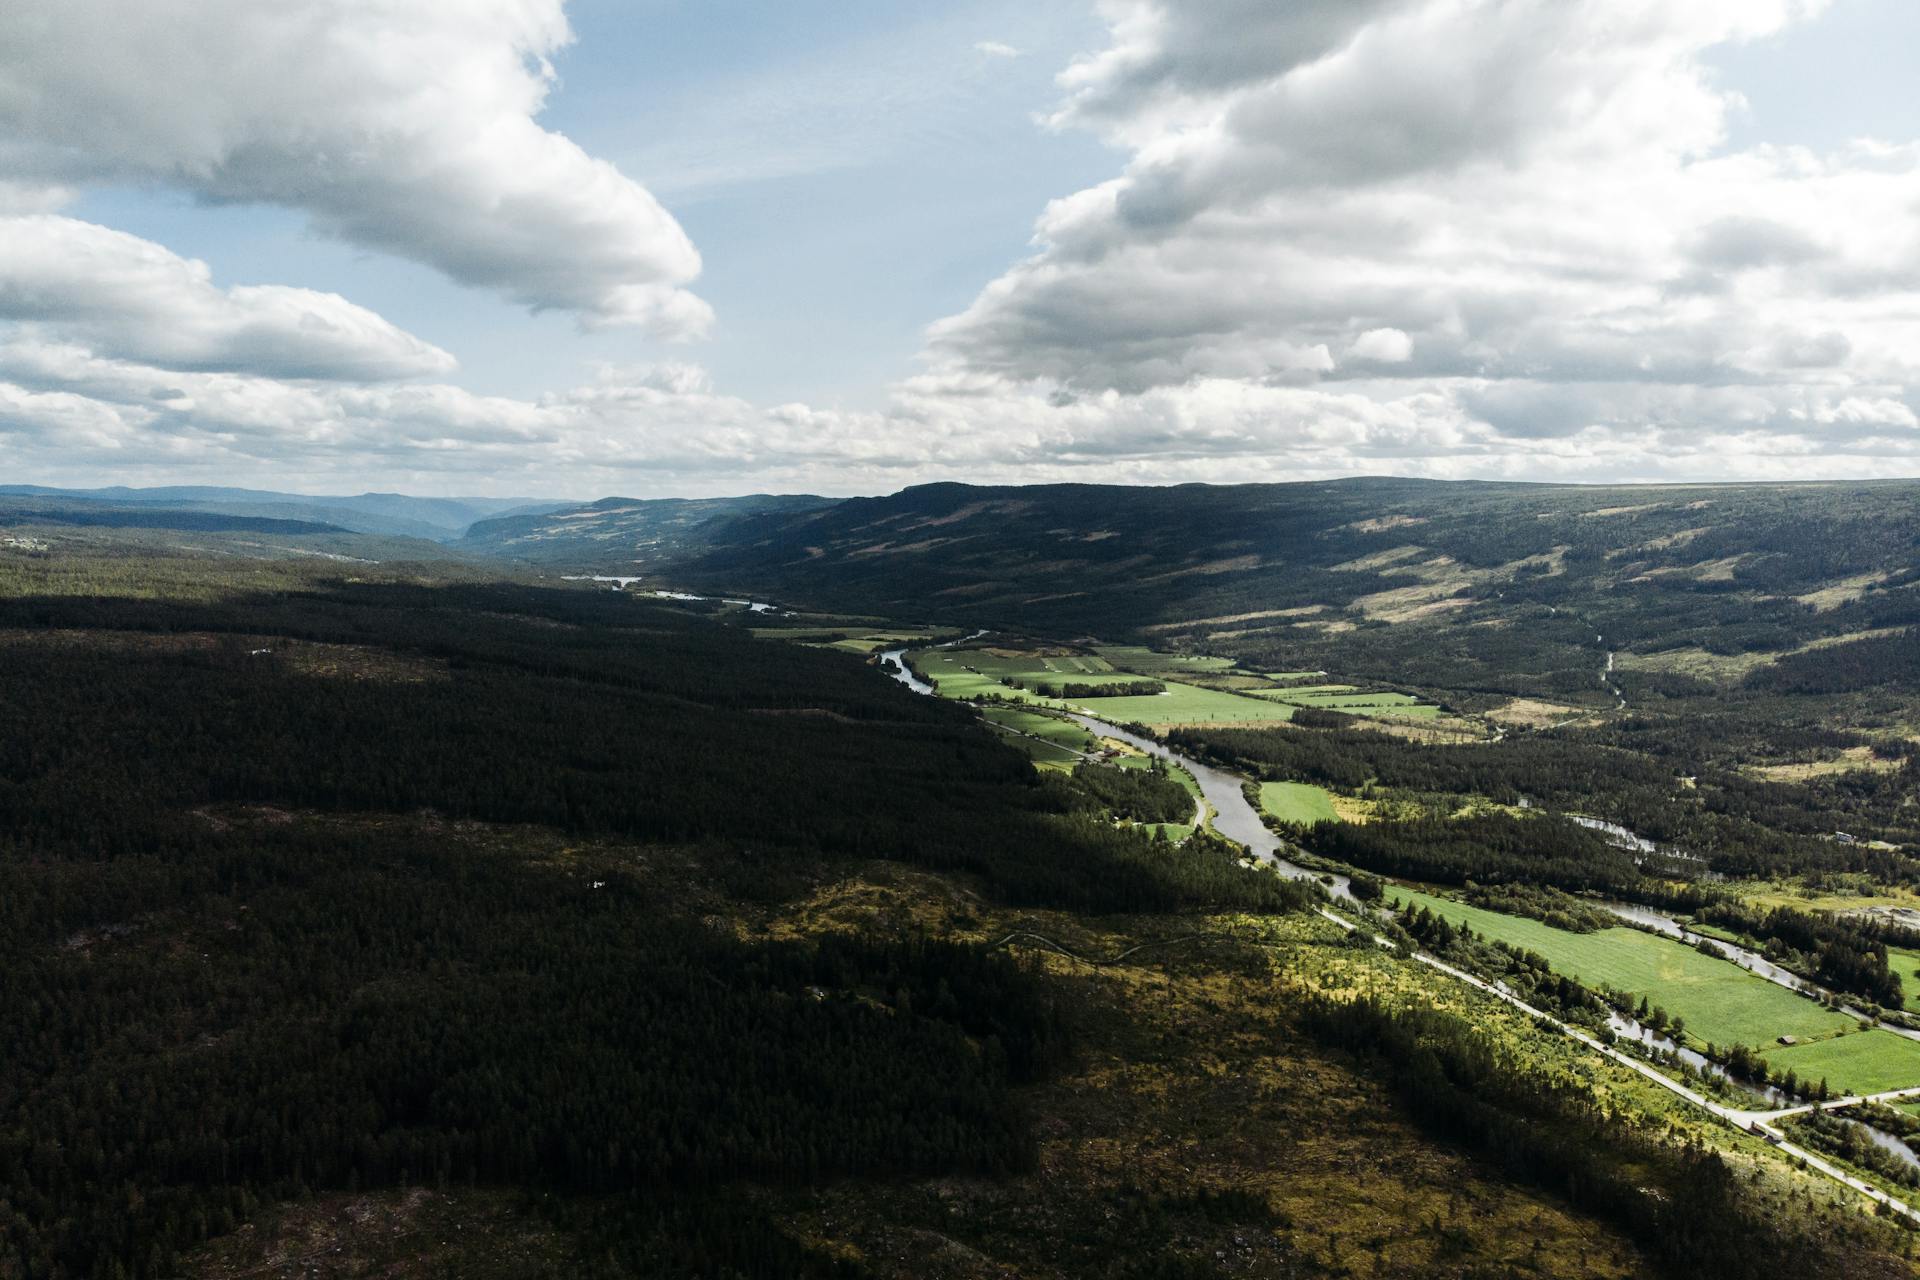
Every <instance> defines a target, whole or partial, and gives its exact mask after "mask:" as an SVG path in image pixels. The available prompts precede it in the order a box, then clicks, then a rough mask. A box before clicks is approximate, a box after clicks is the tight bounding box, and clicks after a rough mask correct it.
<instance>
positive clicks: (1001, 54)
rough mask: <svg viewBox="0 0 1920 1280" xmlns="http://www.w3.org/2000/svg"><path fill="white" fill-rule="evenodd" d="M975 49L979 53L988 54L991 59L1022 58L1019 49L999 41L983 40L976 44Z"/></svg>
mask: <svg viewBox="0 0 1920 1280" xmlns="http://www.w3.org/2000/svg"><path fill="white" fill-rule="evenodd" d="M973 47H974V49H975V50H977V51H978V52H980V53H984V54H986V55H987V56H988V57H989V58H1017V57H1019V56H1020V51H1019V50H1018V49H1016V48H1014V47H1013V46H1012V45H1010V44H1005V43H1003V42H1001V41H999V40H981V41H978V42H976V43H975V44H974V46H973Z"/></svg>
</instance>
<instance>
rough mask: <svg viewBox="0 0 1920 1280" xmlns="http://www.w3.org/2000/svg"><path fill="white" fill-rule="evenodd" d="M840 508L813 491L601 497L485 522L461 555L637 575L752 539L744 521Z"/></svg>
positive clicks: (473, 530) (465, 542) (468, 538)
mask: <svg viewBox="0 0 1920 1280" xmlns="http://www.w3.org/2000/svg"><path fill="white" fill-rule="evenodd" d="M835 505H837V500H836V499H833V498H817V497H813V496H811V495H808V494H798V495H787V496H774V495H770V494H764V493H758V494H749V495H747V496H746V497H741V498H602V499H601V500H600V501H598V502H594V503H589V504H587V505H585V506H572V507H563V508H559V509H554V508H547V509H545V510H539V511H521V512H511V513H507V514H504V515H500V516H496V517H494V518H493V519H489V520H482V521H479V522H478V523H476V524H475V525H474V526H473V527H472V528H470V529H468V530H467V532H466V536H465V537H463V538H461V539H460V541H459V543H458V546H459V549H460V550H463V551H466V552H469V553H472V554H476V555H486V556H507V557H511V558H513V559H517V560H527V561H532V562H534V563H539V564H552V565H570V566H574V567H577V568H595V569H605V570H608V571H609V572H619V573H634V572H641V571H646V570H651V569H657V568H660V567H662V566H664V565H668V564H677V563H679V562H680V561H682V560H685V559H686V558H688V557H689V556H692V555H695V554H698V553H701V552H704V551H706V550H708V549H709V548H713V547H719V546H726V545H732V544H733V543H735V542H736V541H737V540H739V539H741V538H743V537H751V536H752V532H751V530H752V529H754V528H758V527H759V526H757V525H750V526H748V527H747V528H746V529H745V530H743V529H742V527H741V524H742V522H743V521H750V520H753V519H755V518H765V519H768V520H772V521H775V522H781V521H786V520H795V519H799V520H804V519H805V518H806V517H808V516H810V515H812V514H814V513H816V512H820V511H825V510H827V509H829V508H831V507H833V506H835Z"/></svg>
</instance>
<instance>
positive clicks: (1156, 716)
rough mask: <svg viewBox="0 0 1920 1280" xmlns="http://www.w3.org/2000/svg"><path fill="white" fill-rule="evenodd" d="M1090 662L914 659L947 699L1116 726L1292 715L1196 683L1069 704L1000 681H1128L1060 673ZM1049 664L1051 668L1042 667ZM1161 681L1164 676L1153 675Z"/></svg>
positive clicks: (981, 655) (967, 656)
mask: <svg viewBox="0 0 1920 1280" xmlns="http://www.w3.org/2000/svg"><path fill="white" fill-rule="evenodd" d="M1103 661H1104V660H1102V659H1095V658H1077V659H1076V658H1042V657H1039V656H1038V655H1016V656H1013V657H1007V656H1004V655H1000V654H992V653H985V652H982V651H980V650H975V649H946V650H940V651H937V652H935V651H929V652H925V653H921V654H918V655H916V662H917V663H918V665H919V667H920V670H921V672H922V674H924V675H925V676H926V678H927V679H928V680H930V681H932V682H933V684H934V686H935V687H936V688H937V689H939V690H940V693H941V694H942V695H943V696H945V697H949V698H974V697H983V696H989V695H994V694H997V695H999V696H1000V697H1001V698H1004V699H1006V700H1007V701H1009V702H1025V703H1031V704H1033V705H1036V706H1046V707H1072V708H1074V709H1076V710H1081V711H1085V712H1087V713H1089V714H1091V715H1097V716H1099V717H1101V718H1102V719H1105V720H1111V721H1113V722H1115V723H1118V724H1127V723H1131V722H1134V721H1138V722H1140V723H1142V724H1244V723H1247V722H1249V721H1265V722H1268V723H1271V722H1273V721H1276V720H1286V719H1288V718H1290V717H1291V716H1292V714H1293V712H1292V709H1291V708H1289V707H1287V706H1284V705H1275V704H1274V703H1271V702H1266V701H1263V700H1261V699H1259V698H1250V697H1247V696H1246V695H1244V694H1238V693H1225V692H1222V691H1221V690H1218V689H1202V688H1201V687H1199V686H1198V685H1190V684H1180V683H1177V682H1174V681H1170V680H1169V681H1166V685H1167V689H1166V692H1165V693H1157V694H1144V695H1140V696H1135V697H1124V698H1083V699H1075V700H1073V701H1071V702H1068V701H1063V700H1061V699H1058V698H1042V697H1039V696H1038V695H1036V694H1034V693H1031V692H1029V691H1028V690H1025V689H1016V688H1014V687H1013V686H1012V685H1010V684H1007V683H1005V681H1007V680H1009V679H1024V680H1028V681H1032V682H1035V683H1038V682H1040V681H1046V680H1061V679H1063V678H1070V679H1072V680H1075V681H1077V682H1080V683H1088V684H1110V683H1121V682H1125V681H1127V680H1130V679H1133V678H1134V677H1133V676H1132V675H1123V674H1117V673H1114V672H1112V671H1111V669H1109V670H1108V671H1104V672H1103V671H1096V670H1092V669H1090V668H1089V669H1085V670H1078V669H1076V670H1065V669H1063V668H1065V667H1067V666H1068V664H1071V663H1074V662H1080V663H1086V664H1091V663H1094V662H1103ZM1048 662H1051V663H1054V664H1055V665H1054V666H1052V667H1049V666H1046V665H1045V664H1046V663H1048ZM1157 678H1161V679H1164V677H1157Z"/></svg>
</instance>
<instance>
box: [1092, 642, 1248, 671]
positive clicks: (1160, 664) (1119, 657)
mask: <svg viewBox="0 0 1920 1280" xmlns="http://www.w3.org/2000/svg"><path fill="white" fill-rule="evenodd" d="M1095 652H1096V653H1098V654H1099V655H1100V656H1101V657H1102V658H1105V659H1106V660H1107V661H1108V662H1110V663H1111V664H1113V667H1118V668H1119V669H1121V670H1122V671H1133V672H1137V673H1138V674H1140V675H1143V676H1178V675H1200V674H1203V673H1212V672H1219V671H1231V670H1233V665H1234V664H1233V659H1232V658H1206V657H1200V656H1198V655H1196V654H1190V653H1156V652H1154V651H1153V650H1152V649H1149V648H1147V647H1146V646H1145V645H1133V644H1129V645H1106V646H1103V647H1101V648H1099V649H1097V650H1095ZM1111 669H1112V668H1111V667H1110V668H1109V670H1111Z"/></svg>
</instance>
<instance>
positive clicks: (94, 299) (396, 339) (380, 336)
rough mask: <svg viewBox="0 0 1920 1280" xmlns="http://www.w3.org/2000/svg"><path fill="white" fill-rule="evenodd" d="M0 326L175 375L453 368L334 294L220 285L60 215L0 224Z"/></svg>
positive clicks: (133, 241) (361, 374)
mask: <svg viewBox="0 0 1920 1280" xmlns="http://www.w3.org/2000/svg"><path fill="white" fill-rule="evenodd" d="M0 320H6V321H15V322H25V323H31V324H34V325H36V326H38V327H40V328H42V329H45V330H47V331H49V332H50V333H53V334H57V335H60V336H63V337H66V338H70V339H73V340H76V341H79V342H82V343H84V344H85V345H86V346H87V347H88V348H90V349H91V350H93V351H94V352H96V353H98V354H101V355H105V356H109V357H117V358H124V359H129V360H138V361H144V362H148V363H152V364H156V365H162V366H165V367H167V368H171V369H225V370H244V371H247V372H252V373H258V374H266V375H273V376H279V377H287V378H337V379H350V380H373V381H378V380H383V379H388V378H408V377H416V376H422V375H433V374H440V375H444V374H446V373H449V372H451V371H452V369H453V366H454V361H453V357H452V356H450V355H448V354H447V353H446V352H444V351H442V350H440V349H439V348H438V347H434V346H431V345H429V344H428V343H425V342H422V341H421V340H420V339H418V338H416V337H413V336H412V335H411V334H408V333H405V332H402V331H401V330H400V329H398V328H396V327H395V326H394V325H392V324H390V323H388V322H387V321H386V320H384V319H382V318H381V317H379V316H377V315H375V314H374V313H373V312H371V311H368V310H366V309H365V308H364V307H358V306H355V305H354V304H353V303H351V302H348V301H347V300H346V299H345V298H342V297H340V296H339V295H338V294H332V293H319V292H316V291H314V290H311V289H293V288H287V287H284V286H279V285H240V286H235V287H233V288H228V289H222V288H218V287H216V286H215V285H214V284H213V282H212V279H211V272H210V270H209V269H208V267H207V264H206V263H204V262H195V261H189V260H187V259H184V258H180V257H177V256H175V255H174V254H172V253H170V252H168V251H167V250H166V249H164V248H162V247H161V246H159V245H157V244H154V243H152V242H151V241H147V240H142V239H140V238H138V237H137V236H131V235H127V234H126V233H124V232H120V231H112V230H109V229H108V228H106V227H100V226H95V225H94V224H92V223H89V222H80V221H77V220H75V219H73V218H63V217H58V216H55V215H52V214H37V215H28V216H24V217H12V218H8V217H0Z"/></svg>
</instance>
